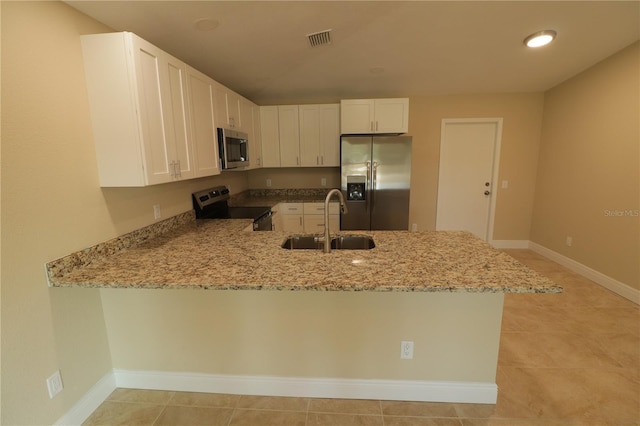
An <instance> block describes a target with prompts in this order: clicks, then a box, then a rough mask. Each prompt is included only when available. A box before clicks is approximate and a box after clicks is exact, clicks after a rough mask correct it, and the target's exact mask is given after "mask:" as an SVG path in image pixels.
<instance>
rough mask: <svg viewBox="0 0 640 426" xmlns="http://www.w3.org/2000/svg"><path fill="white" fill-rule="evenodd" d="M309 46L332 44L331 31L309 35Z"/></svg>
mask: <svg viewBox="0 0 640 426" xmlns="http://www.w3.org/2000/svg"><path fill="white" fill-rule="evenodd" d="M307 38H308V39H309V46H311V47H318V46H322V45H325V44H331V30H324V31H319V32H317V33H313V34H307Z"/></svg>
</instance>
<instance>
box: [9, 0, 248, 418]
mask: <svg viewBox="0 0 640 426" xmlns="http://www.w3.org/2000/svg"><path fill="white" fill-rule="evenodd" d="M0 5H1V7H2V89H3V90H2V112H3V114H2V213H1V218H2V247H3V249H4V250H3V253H2V268H1V270H2V295H1V303H2V419H1V423H2V424H51V423H52V422H53V421H55V420H56V419H58V418H59V417H60V416H61V415H62V414H63V413H65V412H67V411H68V410H69V409H70V407H71V406H72V405H73V404H74V403H76V402H77V401H78V399H79V398H80V397H81V396H82V395H84V394H85V393H86V392H87V391H88V390H89V389H90V388H91V386H93V385H94V384H95V383H96V382H97V381H98V380H99V379H100V378H101V377H102V376H103V375H104V374H106V373H107V371H109V370H110V369H111V359H110V355H109V347H108V341H107V334H106V329H105V323H104V318H103V313H102V304H101V300H100V293H99V291H98V290H71V291H69V290H63V289H50V288H48V287H47V283H46V280H45V274H44V264H45V262H47V261H50V260H53V259H56V258H58V257H61V256H63V255H66V254H69V253H70V252H73V251H76V250H80V249H82V248H84V247H88V246H91V245H94V244H96V243H98V242H101V241H105V240H107V239H110V238H113V237H116V236H118V235H121V234H123V233H126V232H129V231H132V230H134V229H137V228H140V227H143V226H146V225H149V224H151V223H153V221H154V219H153V209H152V206H153V204H160V205H161V209H162V214H163V216H164V217H169V216H172V215H175V214H178V213H182V212H184V211H187V210H189V209H190V208H191V200H190V194H191V192H193V191H195V190H197V189H202V188H206V187H208V186H210V185H213V184H216V183H220V182H225V183H229V184H230V186H231V188H232V192H234V193H235V192H239V191H242V190H244V189H246V188H247V178H246V174H244V173H241V174H231V173H224V174H223V175H222V176H220V177H214V178H209V179H199V180H194V181H189V182H184V183H175V184H167V185H159V186H155V187H151V188H127V189H123V188H104V189H101V188H100V187H99V185H98V175H97V165H96V161H95V153H94V149H93V141H92V132H91V124H90V119H89V110H88V103H87V94H86V90H85V84H84V75H83V65H82V56H81V50H80V39H79V35H80V34H83V33H92V32H104V31H109V29H108V28H106V27H104V26H103V25H101V24H98V23H97V22H95V21H94V20H92V19H89V18H87V17H86V16H84V15H81V14H79V13H78V12H77V11H75V10H74V9H72V8H70V7H68V6H67V5H65V4H63V3H60V2H8V1H2V2H0ZM40 197H41V198H40ZM38 203H43V204H42V205H44V206H46V208H42V207H40V204H38ZM58 369H60V370H61V372H62V379H63V382H64V386H65V388H64V391H63V392H62V393H61V394H60V395H58V396H57V397H56V398H55V399H53V400H51V399H49V396H48V393H47V388H46V384H45V380H46V378H47V377H49V376H50V375H51V374H53V373H54V372H55V371H56V370H58Z"/></svg>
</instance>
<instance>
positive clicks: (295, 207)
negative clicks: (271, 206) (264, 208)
mask: <svg viewBox="0 0 640 426" xmlns="http://www.w3.org/2000/svg"><path fill="white" fill-rule="evenodd" d="M277 211H278V216H280V219H279V222H280V224H282V230H283V231H285V232H298V233H300V232H303V231H304V222H303V213H304V207H303V203H280V204H278V207H277Z"/></svg>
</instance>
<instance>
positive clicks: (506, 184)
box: [502, 180, 509, 189]
mask: <svg viewBox="0 0 640 426" xmlns="http://www.w3.org/2000/svg"><path fill="white" fill-rule="evenodd" d="M507 188H509V181H508V180H503V181H502V189H507Z"/></svg>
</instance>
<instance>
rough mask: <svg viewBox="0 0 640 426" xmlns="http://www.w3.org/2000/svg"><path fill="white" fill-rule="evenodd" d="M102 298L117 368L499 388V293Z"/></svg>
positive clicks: (131, 294)
mask: <svg viewBox="0 0 640 426" xmlns="http://www.w3.org/2000/svg"><path fill="white" fill-rule="evenodd" d="M101 292H102V301H103V307H104V314H105V321H106V323H107V330H108V335H109V344H110V346H111V356H112V359H113V365H114V368H120V369H131V370H154V371H170V372H171V371H173V372H198V373H208V374H235V375H266V376H284V377H327V378H351V379H394V380H445V381H446V380H450V381H462V382H474V381H477V382H489V383H494V382H495V374H496V360H497V355H498V353H497V350H498V343H499V339H500V322H501V319H502V302H503V299H504V297H503V295H502V294H489V293H482V294H472V293H367V292H314V291H311V292H304V291H300V292H278V291H199V290H195V291H184V290H163V291H153V290H133V289H127V290H114V289H104V290H102V291H101ZM402 340H412V341H414V358H413V360H401V359H400V353H399V351H400V342H401V341H402ZM469 354H473V356H469Z"/></svg>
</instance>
